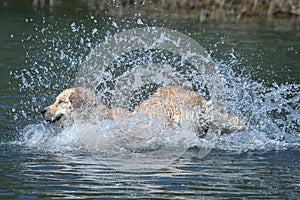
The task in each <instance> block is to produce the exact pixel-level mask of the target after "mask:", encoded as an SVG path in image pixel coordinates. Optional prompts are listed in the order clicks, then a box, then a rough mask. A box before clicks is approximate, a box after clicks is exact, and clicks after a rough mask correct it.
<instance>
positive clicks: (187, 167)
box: [0, 145, 300, 199]
mask: <svg viewBox="0 0 300 200" xmlns="http://www.w3.org/2000/svg"><path fill="white" fill-rule="evenodd" d="M11 148H12V149H14V150H10V152H9V153H7V154H6V157H2V158H1V163H3V162H6V163H13V164H10V165H8V167H2V171H1V176H2V177H3V178H1V187H2V189H1V190H0V191H1V192H0V195H1V196H2V197H8V198H17V197H19V198H36V197H40V198H42V197H46V198H105V197H109V198H136V197H138V198H161V199H169V198H189V199H199V198H200V197H208V198H209V197H211V198H228V197H247V198H254V199H257V198H269V197H272V198H288V199H296V198H297V196H298V195H299V192H298V191H299V187H300V186H299V181H300V180H299V173H300V171H299V164H300V163H299V154H298V152H297V151H290V152H287V151H283V152H277V153H276V152H268V153H265V154H259V153H257V154H241V155H234V154H231V153H229V152H219V151H213V152H211V153H210V154H209V155H208V156H207V157H206V158H205V159H196V158H195V159H193V158H192V157H191V155H185V156H183V157H182V158H181V159H180V161H178V164H174V165H173V166H172V167H170V168H167V169H164V170H160V171H159V172H155V173H141V174H139V173H138V172H137V173H124V172H118V171H115V170H111V169H110V168H108V167H106V166H103V165H101V164H99V163H95V161H94V159H93V157H91V156H90V154H88V153H87V152H85V151H84V150H81V151H73V152H69V153H66V152H63V153H55V154H53V153H51V154H48V153H45V152H41V151H39V150H34V149H24V148H23V149H22V148H20V147H19V146H11ZM3 150H4V146H3V145H1V151H3ZM188 153H189V154H193V150H190V151H189V152H188ZM188 153H187V154H188Z"/></svg>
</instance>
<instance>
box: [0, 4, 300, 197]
mask: <svg viewBox="0 0 300 200" xmlns="http://www.w3.org/2000/svg"><path fill="white" fill-rule="evenodd" d="M24 10H26V12H18V11H17V10H1V13H0V14H1V19H0V26H1V29H0V30H1V31H0V46H1V48H0V70H1V73H0V77H1V81H0V84H1V85H0V94H1V96H0V121H1V124H0V138H1V140H0V141H1V143H0V149H1V151H0V152H1V156H0V176H1V178H0V184H1V186H0V198H1V199H36V198H46V199H49V198H57V199H63V198H68V199H76V198H95V199H101V198H114V199H117V198H120V199H124V198H144V199H151V198H153V199H201V198H205V199H206V198H207V199H209V198H211V199H234V198H247V199H248V198H249V199H267V198H274V199H297V198H298V196H299V195H300V192H299V191H300V178H299V177H300V171H299V167H300V161H299V160H300V152H299V150H300V149H299V144H300V135H299V134H300V133H299V123H300V122H299V118H300V117H299V116H300V112H299V96H300V95H299V92H300V90H299V84H300V79H299V77H300V65H299V64H300V56H299V54H300V34H299V25H298V23H293V22H285V21H284V22H282V24H283V26H281V25H280V24H275V23H274V22H257V21H255V22H240V23H239V24H236V23H233V24H232V23H226V24H199V23H198V22H194V23H192V24H191V23H190V22H188V21H184V20H183V21H180V22H175V21H172V20H170V21H169V20H165V21H164V22H159V21H155V22H154V21H153V20H148V21H147V20H144V24H141V23H140V20H139V18H135V19H126V20H125V19H120V18H117V17H115V18H114V17H109V16H103V17H91V16H87V15H85V14H74V13H73V14H72V13H70V14H67V13H66V14H65V15H63V14H61V13H54V14H50V13H34V12H32V11H31V7H28V8H24ZM147 24H149V25H151V26H153V25H157V26H161V25H163V26H164V27H167V28H171V29H177V30H179V31H181V32H183V33H186V34H189V35H190V36H191V37H192V38H193V39H195V40H197V41H198V42H199V43H200V44H201V45H202V46H203V47H204V48H205V49H206V50H207V51H208V52H209V53H210V54H211V56H212V58H213V59H214V61H215V63H216V64H217V65H218V66H219V69H220V73H221V74H223V75H224V79H225V83H226V94H227V97H228V98H227V100H228V107H229V108H228V109H229V110H230V111H231V112H232V113H238V114H240V115H243V116H244V117H245V119H247V121H248V122H249V127H248V128H247V129H246V131H244V132H241V133H234V134H232V135H224V136H221V137H220V138H219V140H218V143H217V144H216V146H215V147H214V148H213V149H212V151H210V153H209V154H208V155H207V156H205V157H204V158H199V156H198V153H199V149H198V148H197V147H195V148H191V149H189V150H188V151H187V152H186V153H185V154H184V155H182V156H181V157H180V158H178V159H175V161H174V164H172V165H171V166H167V167H165V168H164V169H160V170H157V171H152V172H143V171H136V172H132V171H131V172H124V171H119V170H116V169H112V168H110V167H109V166H107V165H104V164H103V163H101V162H98V161H97V160H96V159H95V156H94V155H92V154H91V153H90V152H88V151H87V150H86V149H85V147H84V146H83V145H81V143H80V140H79V138H78V135H77V134H76V130H75V129H72V128H71V129H69V130H66V131H63V132H62V133H59V134H58V133H57V132H56V131H55V130H52V129H51V127H48V126H47V125H45V124H43V122H42V119H41V117H40V115H39V114H37V113H38V112H37V111H38V110H39V109H40V108H42V107H44V106H45V105H48V104H50V103H51V102H52V101H53V100H54V98H55V96H56V95H57V93H58V92H59V91H61V90H63V89H65V88H68V87H70V86H72V84H73V81H74V78H75V76H76V75H75V72H76V70H77V69H78V66H79V65H80V63H81V62H82V61H83V60H84V59H85V56H86V55H87V54H88V53H89V51H90V49H91V48H93V47H95V46H96V44H97V43H100V41H101V40H103V39H104V38H105V36H107V34H114V33H116V32H118V31H121V30H122V29H128V28H136V27H141V26H145V25H147ZM170 159H173V158H170Z"/></svg>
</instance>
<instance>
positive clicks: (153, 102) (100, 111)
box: [42, 87, 246, 133]
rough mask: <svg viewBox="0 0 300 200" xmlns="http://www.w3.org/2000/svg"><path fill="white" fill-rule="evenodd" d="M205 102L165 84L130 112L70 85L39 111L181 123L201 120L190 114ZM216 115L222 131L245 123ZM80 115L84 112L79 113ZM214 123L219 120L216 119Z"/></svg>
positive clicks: (49, 115) (61, 117)
mask: <svg viewBox="0 0 300 200" xmlns="http://www.w3.org/2000/svg"><path fill="white" fill-rule="evenodd" d="M208 103H209V102H208V101H207V100H206V99H205V98H203V97H201V96H199V95H197V94H196V93H195V92H191V91H188V90H184V89H182V88H179V87H167V88H164V89H158V90H157V91H156V92H155V93H154V94H153V95H151V96H150V98H148V99H147V100H145V101H143V102H142V103H141V104H140V105H139V106H137V107H136V108H135V110H134V111H133V112H130V111H128V110H125V109H122V108H111V109H110V108H108V107H107V106H106V105H104V104H103V103H102V102H95V96H94V93H93V92H92V91H91V90H90V89H86V88H69V89H66V90H64V91H63V92H61V93H60V94H59V95H58V96H57V97H56V100H55V102H54V104H52V105H51V106H49V107H47V108H45V109H43V110H42V114H43V116H44V118H45V119H46V120H47V121H49V122H55V123H59V124H61V125H64V124H65V123H68V122H69V123H73V120H74V116H75V111H79V110H81V111H85V112H80V113H87V114H88V115H92V116H93V117H92V118H93V120H95V119H97V120H103V119H108V120H122V119H129V118H131V117H136V116H138V115H145V116H147V117H148V118H150V119H156V120H158V121H163V122H164V126H172V125H175V124H180V123H181V121H182V120H184V118H186V119H187V118H188V120H191V121H193V123H200V122H199V121H197V119H193V118H196V117H195V116H197V115H195V113H196V112H203V113H205V112H208V111H209V109H208V108H207V105H208ZM219 116H221V118H222V120H223V121H226V122H227V125H221V126H222V132H223V133H229V132H232V131H241V130H243V129H245V127H246V123H245V122H243V123H241V124H240V122H239V121H240V120H239V119H238V118H232V117H229V116H228V114H224V113H219ZM79 117H83V116H81V115H80V116H79ZM210 123H211V122H210ZM212 123H214V122H212ZM215 123H219V122H217V121H216V122H215ZM208 125H209V123H208V124H207V126H208ZM199 127H201V129H202V131H203V130H204V129H205V127H202V125H201V124H199Z"/></svg>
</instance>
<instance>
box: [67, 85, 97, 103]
mask: <svg viewBox="0 0 300 200" xmlns="http://www.w3.org/2000/svg"><path fill="white" fill-rule="evenodd" d="M90 95H91V94H90V92H89V91H86V90H83V89H77V88H76V90H75V91H74V92H72V93H71V94H70V96H69V100H70V102H71V103H72V105H73V107H74V108H82V107H83V106H86V105H87V104H88V103H89V100H90V99H91V98H92V95H91V96H90Z"/></svg>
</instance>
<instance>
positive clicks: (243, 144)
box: [12, 17, 300, 160]
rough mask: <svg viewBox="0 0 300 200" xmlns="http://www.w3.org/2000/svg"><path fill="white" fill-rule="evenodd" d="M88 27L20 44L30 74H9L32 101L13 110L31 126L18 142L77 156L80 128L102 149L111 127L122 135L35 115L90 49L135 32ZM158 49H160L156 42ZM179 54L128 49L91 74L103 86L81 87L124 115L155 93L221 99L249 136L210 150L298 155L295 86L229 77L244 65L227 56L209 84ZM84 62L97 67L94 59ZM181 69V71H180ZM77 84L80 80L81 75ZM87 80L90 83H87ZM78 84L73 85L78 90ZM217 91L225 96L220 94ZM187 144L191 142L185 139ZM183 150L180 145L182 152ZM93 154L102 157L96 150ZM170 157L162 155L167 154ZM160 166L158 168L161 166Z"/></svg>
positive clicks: (44, 30) (46, 29) (41, 29)
mask: <svg viewBox="0 0 300 200" xmlns="http://www.w3.org/2000/svg"><path fill="white" fill-rule="evenodd" d="M89 20H90V21H89V22H90V25H89V27H86V26H85V25H83V23H80V22H79V23H78V22H72V21H69V22H68V23H69V26H68V27H67V28H61V25H60V24H57V22H56V24H54V26H51V25H49V23H48V22H46V20H44V22H43V23H42V26H38V25H37V26H36V31H37V35H36V36H28V37H26V39H24V43H31V45H30V48H29V49H28V51H27V56H26V58H27V61H26V65H28V66H30V67H29V69H28V68H27V69H23V70H19V71H17V72H13V73H12V75H14V76H15V78H16V79H18V80H19V90H20V92H21V93H27V94H29V97H28V99H27V100H23V102H21V104H20V105H21V106H20V109H19V110H20V111H19V112H17V111H15V110H14V111H12V113H13V115H14V116H15V120H21V119H23V120H24V121H29V122H31V125H27V126H26V127H25V129H23V131H21V135H22V138H23V139H22V142H23V143H24V144H26V145H27V146H31V147H34V146H35V147H37V148H44V149H47V150H51V149H52V150H54V151H56V150H58V151H67V150H68V149H72V147H79V148H78V149H80V145H81V141H80V140H82V138H80V137H81V136H80V135H78V128H79V131H80V130H81V131H83V130H91V132H94V131H95V130H97V132H99V131H100V132H101V133H102V136H101V134H100V136H99V137H100V138H98V139H97V141H99V142H101V144H102V145H105V144H109V143H104V141H107V140H108V141H109V142H110V141H111V140H110V139H111V138H109V137H108V136H107V135H105V133H107V132H108V130H106V129H108V127H109V128H110V129H109V131H110V133H117V131H116V130H120V126H121V127H123V128H124V127H126V126H125V125H124V124H123V123H122V122H118V123H115V124H111V123H110V122H103V123H104V124H102V125H101V126H97V128H96V129H95V126H93V124H78V126H77V128H76V127H74V126H72V127H69V128H67V129H65V130H63V131H62V130H57V129H55V128H53V127H51V126H48V125H45V124H43V123H42V122H41V121H42V120H41V119H40V118H39V116H37V115H36V112H37V111H38V109H39V108H41V107H43V106H45V105H48V104H50V103H51V102H50V101H49V99H50V98H51V99H54V98H55V95H56V94H57V93H59V92H60V91H61V90H63V89H65V88H67V87H70V86H72V85H73V84H74V83H73V82H74V79H75V78H76V75H78V73H77V74H76V72H77V71H78V66H81V65H82V64H83V65H84V64H86V63H85V60H86V56H88V54H89V52H90V51H91V49H93V48H95V47H97V45H98V44H101V42H103V41H105V40H109V39H110V38H112V36H113V35H114V33H116V32H122V31H124V30H126V29H128V28H132V27H128V26H122V24H121V23H120V22H116V21H113V20H112V19H105V20H104V22H106V25H107V26H106V27H105V28H103V26H102V25H100V24H99V22H98V21H97V20H95V19H94V18H93V17H91V18H90V19H89ZM112 24H115V25H117V26H113V25H112ZM133 24H134V23H133ZM136 25H137V24H136ZM143 25H145V24H143ZM101 27H102V28H101ZM112 27H113V28H112ZM121 27H125V28H121ZM137 39H139V41H140V42H141V43H143V42H144V39H143V38H137ZM156 42H157V43H159V42H161V41H160V40H157V41H156ZM222 42H226V41H222ZM41 44H43V45H41ZM177 48H178V51H179V52H178V54H179V55H183V56H177V55H175V54H172V53H170V52H166V51H155V50H153V49H152V48H149V47H148V46H147V48H145V49H143V51H142V52H140V51H135V50H133V49H126V48H125V49H124V51H125V52H128V51H129V50H130V53H127V54H126V53H124V54H122V55H123V56H117V58H115V59H114V60H113V61H111V62H107V63H105V64H107V65H106V66H109V67H107V68H105V69H101V70H102V71H101V70H100V71H98V70H96V71H95V72H94V73H95V75H96V76H95V77H99V76H98V75H99V74H101V75H102V77H101V79H100V80H99V79H93V78H89V79H88V80H90V82H88V83H86V82H84V83H85V84H87V86H89V85H92V86H93V88H97V89H98V91H99V93H98V95H99V98H100V99H102V100H103V101H104V102H106V103H107V104H110V105H111V106H115V105H120V106H121V107H123V108H126V109H132V108H133V107H134V106H136V105H137V104H138V103H139V102H141V101H143V100H144V99H145V98H147V97H148V96H149V95H150V94H151V93H153V91H155V90H156V89H157V87H160V86H167V85H181V86H183V87H184V88H187V89H190V90H194V91H196V92H197V93H198V94H199V95H202V96H205V97H207V98H210V99H220V97H219V96H220V93H221V94H222V96H223V97H222V98H224V102H221V103H222V104H224V103H225V102H226V105H225V104H224V105H225V106H224V107H226V111H227V112H229V113H231V114H233V115H236V116H243V118H244V119H245V120H246V121H247V122H248V128H247V130H245V131H243V132H240V133H233V134H230V135H223V136H221V137H220V138H219V140H218V143H217V144H216V146H215V148H216V149H221V150H227V151H234V152H238V153H241V152H248V151H257V150H261V151H270V150H286V149H291V148H299V143H300V142H299V138H300V135H299V124H300V121H299V119H300V114H299V97H300V95H299V92H300V85H299V84H290V83H286V84H281V85H278V84H277V83H276V82H274V83H272V84H271V86H266V85H267V84H265V83H264V82H256V81H253V80H252V79H251V75H250V74H247V73H246V72H244V74H237V73H236V72H234V71H233V70H232V69H233V68H235V67H236V66H235V65H237V63H238V62H239V60H240V59H241V58H240V57H239V56H237V55H234V54H232V52H230V53H228V54H230V57H231V62H229V63H228V62H226V63H225V62H223V61H222V60H221V61H220V59H218V58H215V59H214V63H215V64H216V65H215V67H216V73H218V74H219V75H220V76H221V78H218V79H214V78H212V77H210V78H208V77H209V76H203V70H202V71H201V70H197V69H195V68H193V65H191V63H189V62H187V61H189V60H190V58H192V57H193V56H194V54H193V52H189V51H186V50H185V49H184V48H182V46H180V45H178V46H177ZM215 48H218V47H217V46H216V47H215ZM106 50H107V52H106V53H109V54H114V53H115V50H116V49H109V48H107V49H106ZM141 54H143V56H141ZM103 55H106V54H98V55H97V56H98V57H99V58H108V57H102V56H103ZM232 55H234V56H232ZM227 56H228V55H227ZM145 58H147V59H145ZM149 58H151V59H149ZM87 60H88V61H89V62H97V61H95V60H91V59H87ZM93 64H95V63H93ZM93 64H92V65H93ZM96 64H97V63H96ZM89 66H90V64H89ZM122 66H123V68H122ZM124 66H125V67H124ZM180 69H182V70H181V71H180ZM79 73H80V72H79ZM204 73H205V72H204ZM80 77H84V75H82V76H80ZM84 78H85V80H87V78H86V77H84ZM80 81H81V80H78V79H77V83H78V82H80ZM153 83H156V84H153ZM75 84H76V81H75ZM209 84H210V85H209ZM220 84H221V85H222V88H223V89H221V92H220V87H219V86H220ZM130 123H133V122H129V123H127V125H128V124H130ZM80 127H81V128H80ZM99 127H100V128H99ZM135 128H136V127H135ZM154 129H155V128H154ZM144 131H145V130H143V132H144ZM171 132H172V133H176V135H178V137H177V138H173V137H174V136H172V137H171V136H170V133H171ZM87 134H88V131H87ZM103 134H104V135H103ZM182 134H183V135H182ZM193 134H194V133H189V131H188V130H184V129H177V130H166V132H165V133H163V135H169V136H170V137H164V138H163V139H164V140H162V141H161V140H160V142H162V143H159V142H158V140H156V141H155V142H153V143H150V144H152V146H151V145H150V146H146V150H147V149H148V150H149V149H153V148H154V149H160V148H159V146H161V144H163V146H168V145H166V144H172V145H174V144H175V143H176V141H180V139H182V137H186V136H189V135H193ZM111 135H113V134H110V136H111ZM167 138H169V139H170V140H171V141H174V142H175V143H169V142H170V140H167ZM188 138H189V140H190V137H188ZM155 139H157V138H155ZM161 139H162V138H161ZM204 143H205V141H204V140H201V139H194V140H193V141H192V142H191V144H190V146H193V145H194V146H196V147H199V148H200V147H201V145H203V144H204ZM141 144H142V143H140V142H137V143H136V144H135V145H133V146H130V147H131V149H130V148H128V147H126V148H125V150H124V149H123V150H124V151H140V152H143V151H145V149H142V147H143V146H141ZM172 145H171V146H172ZM177 145H178V144H177ZM111 146H114V145H111ZM175 146H176V145H175ZM45 147H46V148H45ZM81 147H82V146H81ZM186 147H187V146H186V144H184V145H183V148H186ZM93 148H94V147H93ZM75 149H76V148H75ZM96 150H97V151H98V150H99V149H97V148H96ZM173 150H174V149H168V150H166V149H165V150H164V151H169V152H170V151H173ZM118 151H119V150H118ZM157 152H159V151H157ZM96 153H97V152H96ZM144 153H145V152H144ZM158 154H159V153H158ZM158 154H157V155H158ZM145 155H146V154H145ZM161 159H162V160H163V158H161Z"/></svg>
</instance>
